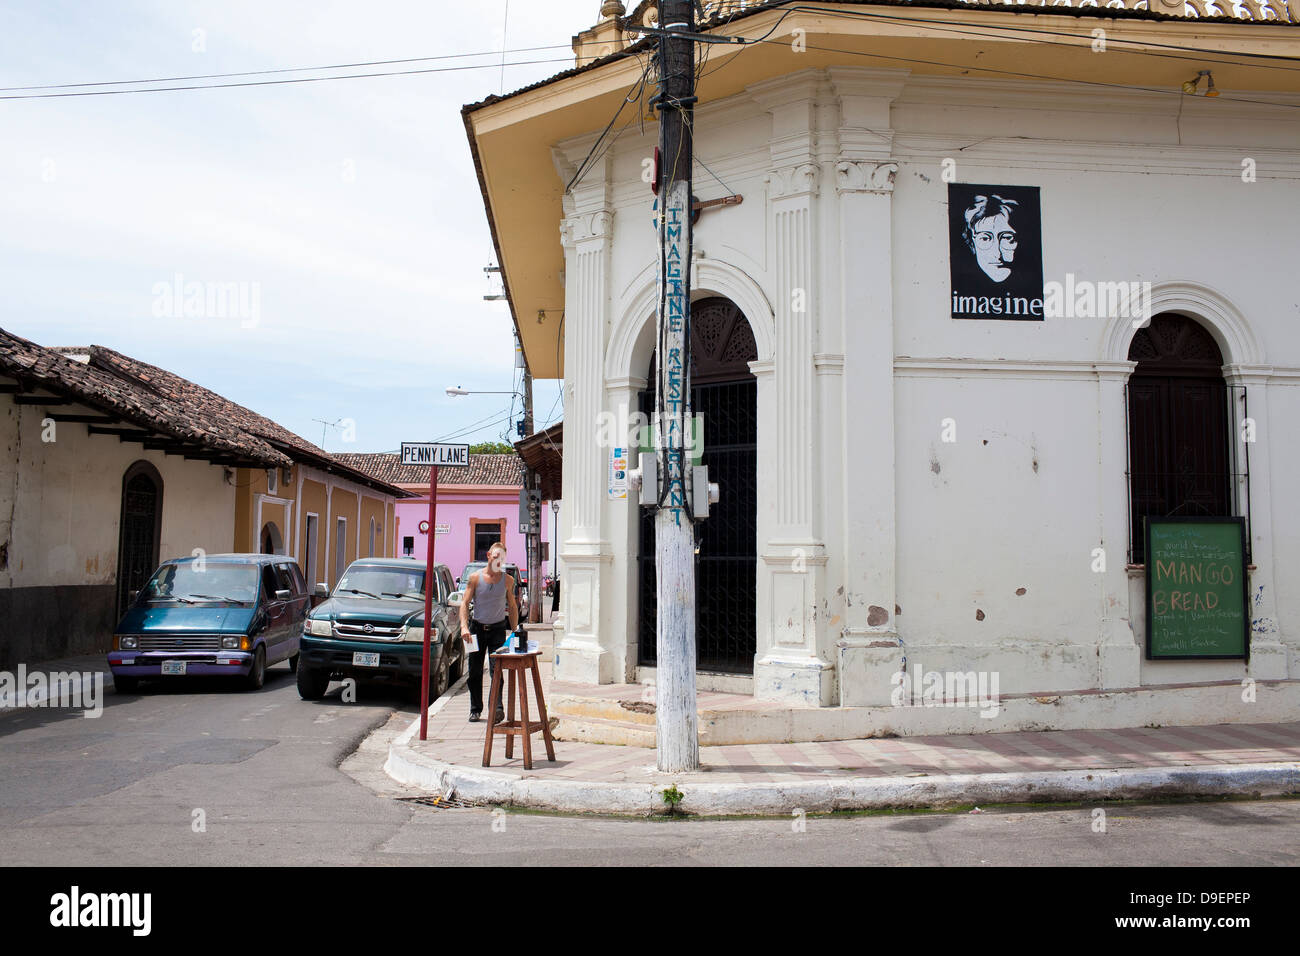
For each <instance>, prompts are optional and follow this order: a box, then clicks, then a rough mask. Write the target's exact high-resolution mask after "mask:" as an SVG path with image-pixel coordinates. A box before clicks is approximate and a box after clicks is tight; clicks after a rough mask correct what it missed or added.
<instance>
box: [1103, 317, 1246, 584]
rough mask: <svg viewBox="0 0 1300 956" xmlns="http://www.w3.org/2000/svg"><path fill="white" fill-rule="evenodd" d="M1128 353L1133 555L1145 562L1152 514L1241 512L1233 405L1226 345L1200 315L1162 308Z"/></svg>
mask: <svg viewBox="0 0 1300 956" xmlns="http://www.w3.org/2000/svg"><path fill="white" fill-rule="evenodd" d="M1128 357H1129V361H1133V362H1137V363H1138V364H1137V368H1135V369H1134V370H1133V374H1132V375H1131V376H1130V378H1129V382H1128V422H1129V501H1130V522H1129V540H1130V547H1129V554H1130V558H1129V560H1130V561H1131V562H1132V563H1133V564H1143V563H1145V561H1146V555H1145V540H1144V535H1143V527H1144V523H1143V519H1144V518H1147V517H1152V518H1166V517H1178V516H1184V515H1185V516H1197V515H1204V516H1223V517H1227V516H1231V515H1233V514H1234V513H1235V512H1234V510H1233V487H1232V471H1233V469H1232V465H1231V462H1232V456H1231V450H1232V449H1231V441H1232V437H1231V425H1230V414H1231V413H1230V409H1229V408H1228V389H1227V385H1226V383H1225V382H1224V379H1223V353H1222V352H1221V351H1220V349H1219V346H1218V343H1216V342H1215V340H1214V337H1213V336H1212V335H1210V333H1209V332H1208V331H1207V330H1206V329H1205V327H1204V326H1202V325H1200V324H1199V323H1198V322H1196V321H1194V320H1193V319H1190V318H1188V317H1186V316H1184V315H1178V314H1176V313H1172V312H1166V313H1163V314H1161V315H1157V316H1155V317H1154V318H1153V319H1152V320H1151V322H1150V323H1149V324H1148V325H1146V326H1144V327H1143V328H1141V329H1139V330H1138V331H1137V334H1136V335H1134V336H1133V341H1132V343H1131V344H1130V346H1129V351H1128Z"/></svg>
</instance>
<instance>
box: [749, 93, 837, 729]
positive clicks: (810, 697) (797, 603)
mask: <svg viewBox="0 0 1300 956" xmlns="http://www.w3.org/2000/svg"><path fill="white" fill-rule="evenodd" d="M823 83H824V76H823V74H822V73H820V72H819V71H807V72H805V73H799V74H795V75H794V76H792V77H782V78H780V79H778V80H774V81H770V82H766V83H761V84H758V85H756V86H752V87H750V88H749V92H750V93H751V94H753V96H754V97H755V99H757V100H758V102H759V103H760V104H761V105H762V106H763V107H764V108H765V109H766V110H767V111H768V112H769V113H770V114H771V116H772V139H771V142H770V147H771V159H772V169H771V172H770V173H769V174H768V177H767V223H768V235H769V237H770V241H769V248H770V249H771V265H770V275H771V280H770V281H771V286H772V288H773V293H774V294H773V306H774V310H775V317H776V322H775V331H776V348H775V356H774V364H773V371H772V388H771V389H770V390H768V391H769V395H770V396H771V398H772V399H773V401H772V402H771V404H772V405H773V406H774V407H773V408H772V409H771V411H772V412H773V413H774V417H773V418H772V419H769V420H770V421H772V422H773V425H774V430H775V434H776V443H775V444H776V451H775V454H776V461H775V474H774V482H773V483H774V485H775V487H774V488H773V489H772V491H773V492H774V494H773V497H771V498H768V499H766V502H767V503H765V504H760V507H761V508H768V509H772V512H773V513H772V514H770V515H768V516H767V517H768V519H769V520H768V521H766V522H763V521H760V524H765V525H766V527H768V528H769V529H771V530H770V534H771V536H770V537H769V538H768V539H767V540H766V541H760V542H759V545H760V549H761V550H760V553H759V575H760V577H764V576H766V577H767V579H768V580H767V588H766V589H764V588H762V587H760V588H759V591H760V592H762V591H763V590H766V591H767V594H768V602H767V604H766V606H763V607H759V608H758V609H757V610H758V614H757V618H758V622H759V634H758V654H757V660H756V661H755V663H754V696H755V697H758V698H761V699H771V700H790V701H797V702H801V703H807V704H816V705H822V706H825V705H828V704H831V703H832V702H833V700H834V693H835V680H834V677H835V671H834V664H833V662H832V660H831V648H830V647H828V646H826V645H827V641H826V640H825V636H826V634H827V626H826V614H825V613H824V611H825V603H824V602H825V599H826V590H827V588H826V547H825V544H824V542H823V541H822V539H821V537H820V535H819V531H820V527H821V518H820V510H819V502H820V497H821V496H820V484H821V482H822V481H824V480H827V479H828V478H829V477H830V476H826V475H822V474H821V473H820V471H821V469H820V468H819V458H820V454H821V440H820V434H819V430H818V428H817V422H818V394H817V389H816V387H815V368H814V359H813V356H814V353H815V352H816V343H817V324H818V321H819V313H818V303H819V300H820V295H819V289H818V285H819V282H818V269H817V263H816V253H817V248H816V246H817V243H816V237H817V231H816V221H815V219H816V208H817V197H818V194H819V189H820V185H821V176H822V170H821V166H820V165H819V164H818V162H817V157H816V154H815V148H816V132H817V130H816V119H817V97H818V95H819V93H820V91H821V88H822V84H823ZM760 388H761V385H760ZM762 398H763V396H761V395H760V413H761V412H762V410H763V409H762V404H763V402H762V401H761V400H762ZM760 500H763V499H760Z"/></svg>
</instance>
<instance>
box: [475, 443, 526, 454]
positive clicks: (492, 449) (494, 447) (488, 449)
mask: <svg viewBox="0 0 1300 956" xmlns="http://www.w3.org/2000/svg"><path fill="white" fill-rule="evenodd" d="M469 453H470V454H471V455H513V454H514V453H515V446H514V445H509V444H506V443H505V442H503V441H481V442H479V443H478V444H477V445H470V446H469Z"/></svg>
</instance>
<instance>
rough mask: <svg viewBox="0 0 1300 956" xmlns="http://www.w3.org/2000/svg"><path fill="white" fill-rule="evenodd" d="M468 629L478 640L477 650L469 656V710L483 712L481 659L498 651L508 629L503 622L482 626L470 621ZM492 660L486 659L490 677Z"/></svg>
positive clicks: (504, 640)
mask: <svg viewBox="0 0 1300 956" xmlns="http://www.w3.org/2000/svg"><path fill="white" fill-rule="evenodd" d="M469 629H470V631H471V632H472V633H473V634H474V636H475V637H477V638H478V650H477V651H475V652H474V653H473V654H471V655H470V656H469V709H470V710H473V711H479V712H481V711H482V710H483V657H484V655H486V654H490V653H492V652H493V651H499V650H500V649H501V647H502V646H503V645H504V644H505V642H506V635H507V634H509V632H510V628H509V626H508V625H507V624H506V622H505V621H498V622H497V623H495V624H482V623H480V622H478V621H470V622H469ZM494 666H495V665H493V663H492V658H490V657H489V658H488V676H489V677H491V676H492V668H493V667H494Z"/></svg>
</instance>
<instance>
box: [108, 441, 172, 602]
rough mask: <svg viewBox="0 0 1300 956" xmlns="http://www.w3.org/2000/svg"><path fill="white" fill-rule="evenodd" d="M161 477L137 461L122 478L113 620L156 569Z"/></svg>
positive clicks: (145, 464)
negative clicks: (115, 610)
mask: <svg viewBox="0 0 1300 956" xmlns="http://www.w3.org/2000/svg"><path fill="white" fill-rule="evenodd" d="M162 495H163V480H162V475H160V474H159V473H158V469H157V468H155V467H154V466H153V465H151V464H150V463H149V462H147V461H137V462H136V463H135V464H133V465H132V466H131V467H130V468H128V469H127V470H126V473H125V474H123V476H122V516H121V520H120V522H119V523H118V541H117V616H118V617H119V618H120V617H121V616H122V614H123V613H124V612H125V611H126V605H127V599H128V596H129V595H130V593H131V592H132V591H139V590H140V589H141V588H142V587H144V585H145V582H146V581H148V580H149V576H150V575H151V574H153V573H154V571H156V570H157V569H158V548H159V544H160V541H161V539H162Z"/></svg>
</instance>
